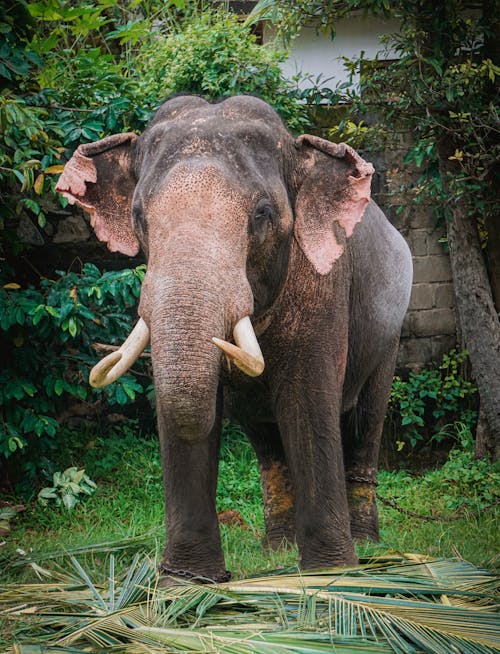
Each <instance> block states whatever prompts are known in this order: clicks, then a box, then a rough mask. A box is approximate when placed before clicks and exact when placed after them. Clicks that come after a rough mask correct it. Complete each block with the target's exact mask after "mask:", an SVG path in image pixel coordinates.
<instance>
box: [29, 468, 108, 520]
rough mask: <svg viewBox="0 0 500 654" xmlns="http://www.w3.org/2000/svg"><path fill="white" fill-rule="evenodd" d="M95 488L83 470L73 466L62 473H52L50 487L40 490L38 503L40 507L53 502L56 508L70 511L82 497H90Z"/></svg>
mask: <svg viewBox="0 0 500 654" xmlns="http://www.w3.org/2000/svg"><path fill="white" fill-rule="evenodd" d="M96 488H97V485H96V484H95V482H93V481H92V479H90V477H89V476H88V475H86V474H85V470H84V469H82V470H78V468H76V467H74V466H73V467H71V468H66V470H64V471H63V472H59V471H58V472H54V475H53V477H52V486H45V487H44V488H42V489H41V490H40V492H39V493H38V501H39V502H40V504H41V505H42V506H47V504H49V503H51V502H53V503H54V504H55V506H57V507H65V508H66V509H68V510H71V509H73V508H74V507H75V506H76V505H77V504H78V503H79V502H80V501H81V500H82V497H81V496H82V495H87V496H88V495H92V493H93V492H94V491H95V489H96Z"/></svg>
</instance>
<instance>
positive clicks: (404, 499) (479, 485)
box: [378, 423, 500, 520]
mask: <svg viewBox="0 0 500 654" xmlns="http://www.w3.org/2000/svg"><path fill="white" fill-rule="evenodd" d="M450 435H451V436H452V437H453V438H454V440H455V445H454V447H453V448H452V449H451V451H450V453H449V455H448V459H447V461H446V462H445V463H444V465H443V466H440V467H439V468H436V469H435V470H430V471H428V472H426V473H425V474H422V473H418V474H417V475H414V474H410V473H409V472H408V471H406V470H399V471H393V472H387V471H380V472H379V475H378V480H379V482H380V487H379V491H380V493H381V494H382V496H383V497H390V498H392V499H397V502H398V504H400V505H401V506H402V507H403V508H406V509H412V510H413V511H417V512H418V513H423V514H426V515H432V514H434V513H435V512H437V513H438V514H440V515H441V514H442V515H445V516H449V515H451V514H453V513H454V512H457V511H460V512H462V511H465V510H466V509H470V510H472V511H475V512H477V511H480V510H481V509H485V508H486V507H490V506H491V505H493V504H494V503H495V502H498V501H499V500H500V470H499V467H498V464H494V463H491V461H489V460H488V459H476V458H475V456H474V437H473V435H472V433H471V431H470V429H469V428H468V427H467V426H466V425H464V424H461V423H455V424H454V425H453V426H452V427H451V429H450ZM400 517H401V519H402V520H403V519H404V520H406V519H407V518H406V516H403V515H402V514H400Z"/></svg>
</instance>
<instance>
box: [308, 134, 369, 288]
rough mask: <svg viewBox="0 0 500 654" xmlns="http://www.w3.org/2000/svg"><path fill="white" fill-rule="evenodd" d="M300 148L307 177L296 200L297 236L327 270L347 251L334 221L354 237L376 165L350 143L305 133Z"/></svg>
mask: <svg viewBox="0 0 500 654" xmlns="http://www.w3.org/2000/svg"><path fill="white" fill-rule="evenodd" d="M296 148H297V150H298V158H299V166H298V171H299V173H298V174H299V175H300V177H301V180H300V182H299V183H300V186H299V189H298V193H297V196H296V201H295V237H296V239H297V241H298V243H299V246H300V248H301V250H302V251H303V253H304V254H305V255H306V257H307V258H308V259H309V261H310V262H311V264H312V265H313V266H314V268H315V269H316V271H317V272H318V273H319V274H320V275H326V274H327V273H329V272H330V270H331V269H332V266H333V263H334V261H336V260H337V259H338V258H339V257H340V256H341V255H342V253H343V252H344V248H343V246H342V245H341V244H340V243H339V242H338V240H337V239H336V237H335V228H334V225H335V223H337V224H338V225H340V227H342V228H343V230H344V232H345V235H346V236H347V237H349V236H351V234H352V232H353V230H354V227H355V226H356V224H357V223H359V222H360V220H361V219H362V217H363V214H364V212H365V209H366V207H367V206H368V204H369V202H370V184H371V178H372V175H373V172H374V170H373V166H372V165H371V164H370V163H368V162H366V161H364V159H362V158H361V157H360V156H359V154H358V153H357V152H356V151H355V150H353V148H351V147H350V146H349V145H346V144H345V143H331V142H330V141H326V140H325V139H322V138H319V137H318V136H311V135H309V134H303V135H302V136H299V138H298V139H297V140H296ZM325 155H326V156H325Z"/></svg>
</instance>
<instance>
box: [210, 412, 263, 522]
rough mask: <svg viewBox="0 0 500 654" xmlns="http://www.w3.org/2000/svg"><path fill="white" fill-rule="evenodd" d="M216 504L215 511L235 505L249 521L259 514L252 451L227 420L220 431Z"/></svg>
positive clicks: (260, 501) (257, 484) (260, 499)
mask: <svg viewBox="0 0 500 654" xmlns="http://www.w3.org/2000/svg"><path fill="white" fill-rule="evenodd" d="M217 508H218V510H219V511H226V510H231V509H236V510H237V511H239V512H240V514H241V515H242V517H243V519H244V520H245V522H249V523H253V522H254V521H255V517H256V516H259V517H260V516H261V514H262V493H261V490H260V473H259V467H258V464H257V459H256V457H255V453H254V451H253V449H252V447H251V446H250V444H249V442H248V440H247V439H246V437H245V435H244V433H243V432H242V431H241V430H240V429H239V428H238V427H236V426H235V425H234V424H232V423H230V422H226V423H225V424H224V427H223V431H222V447H221V460H220V464H219V485H218V488H217ZM260 522H261V520H260V519H259V523H260Z"/></svg>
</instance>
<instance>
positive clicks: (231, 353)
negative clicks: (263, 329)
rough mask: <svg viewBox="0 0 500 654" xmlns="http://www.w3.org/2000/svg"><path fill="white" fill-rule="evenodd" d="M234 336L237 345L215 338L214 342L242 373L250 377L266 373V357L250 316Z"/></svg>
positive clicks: (235, 331) (235, 329)
mask: <svg viewBox="0 0 500 654" xmlns="http://www.w3.org/2000/svg"><path fill="white" fill-rule="evenodd" d="M233 336H234V340H235V342H236V345H233V344H232V343H228V342H227V341H223V340H222V339H220V338H215V337H214V338H212V341H213V342H214V343H215V345H217V347H218V348H219V349H220V350H222V351H223V352H224V354H226V355H227V356H228V357H229V358H230V359H231V361H234V364H235V365H236V366H237V367H238V368H239V369H240V370H241V371H242V372H244V373H245V374H246V375H249V376H250V377H258V376H259V375H261V374H262V373H263V372H264V365H265V364H264V357H263V356H262V351H261V349H260V346H259V343H258V341H257V337H256V336H255V332H254V330H253V326H252V323H251V322H250V317H249V316H245V317H244V318H242V319H241V320H240V321H239V322H238V323H237V324H236V326H235V328H234V329H233Z"/></svg>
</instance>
